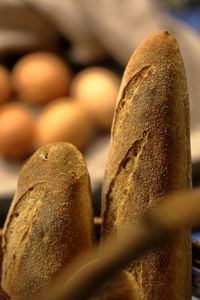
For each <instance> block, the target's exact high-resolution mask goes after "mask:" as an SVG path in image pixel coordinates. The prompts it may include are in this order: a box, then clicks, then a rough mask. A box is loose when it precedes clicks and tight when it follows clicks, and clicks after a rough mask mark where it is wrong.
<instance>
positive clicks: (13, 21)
mask: <svg viewBox="0 0 200 300" xmlns="http://www.w3.org/2000/svg"><path fill="white" fill-rule="evenodd" d="M166 29H167V30H170V31H171V32H172V33H173V34H174V36H175V37H176V39H177V40H178V42H179V44H180V48H181V52H182V55H183V58H184V62H185V66H186V72H187V78H188V85H189V93H190V105H191V146H192V159H193V183H194V185H198V184H199V182H200V176H199V169H200V167H199V166H200V118H199V114H200V101H199V97H200V84H199V78H200V2H199V1H194V0H193V1H189V0H166V1H159V0H140V1H136V0H124V1H119V0H109V1H106V0H99V1H98V3H97V2H95V1H92V0H73V1H72V0H57V1H53V0H43V1H40V0H1V2H0V223H1V226H2V224H3V222H4V218H5V215H6V213H7V209H8V207H9V204H10V201H11V199H12V196H13V193H14V192H15V189H16V185H17V178H18V173H19V170H20V168H21V166H22V164H23V163H24V161H25V160H26V159H27V158H28V157H29V156H30V155H31V153H33V151H34V150H36V149H37V148H38V147H40V146H41V145H44V144H46V143H50V142H54V141H67V142H71V143H73V144H74V145H76V146H77V147H78V148H79V149H80V150H81V152H82V153H83V154H84V157H85V158H86V160H87V163H88V167H89V172H90V175H91V182H92V189H93V193H94V196H95V197H94V198H95V209H96V215H98V214H99V203H100V189H101V182H102V178H103V173H104V167H105V162H106V156H107V150H108V145H109V138H110V128H111V124H112V117H113V111H114V107H115V101H116V95H117V93H118V89H119V85H120V80H121V77H122V74H123V71H124V68H125V66H126V64H127V62H128V59H129V57H130V55H131V53H132V52H133V51H134V49H135V48H136V47H137V45H138V44H139V43H140V42H141V41H142V40H143V39H144V38H145V37H147V36H148V35H149V34H152V33H155V32H158V31H160V30H166Z"/></svg>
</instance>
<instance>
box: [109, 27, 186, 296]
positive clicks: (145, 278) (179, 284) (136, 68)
mask: <svg viewBox="0 0 200 300" xmlns="http://www.w3.org/2000/svg"><path fill="white" fill-rule="evenodd" d="M188 188H191V159H190V141H189V102H188V92H187V83H186V76H185V70H184V65H183V61H182V57H181V54H180V50H179V47H178V44H177V42H176V40H175V39H174V38H173V37H172V36H171V34H170V33H169V32H167V31H164V32H160V33H157V34H155V35H152V36H150V37H149V38H147V39H146V40H145V41H144V42H143V43H142V44H141V45H140V46H139V47H138V48H137V50H136V51H135V52H134V54H133V55H132V57H131V58H130V61H129V63H128V66H127V68H126V70H125V73H124V76H123V79H122V84H121V88H120V91H119V96H118V101H117V106H116V111H115V116H114V122H113V127H112V137H111V145H110V150H109V156H108V161H107V167H106V172H105V181H104V187H103V234H104V237H106V236H107V235H109V234H110V232H111V231H112V232H113V231H114V232H116V233H117V234H119V233H120V232H121V231H122V230H123V226H124V224H125V223H133V224H134V222H136V221H137V220H138V219H139V218H140V217H141V216H144V215H145V214H146V213H147V212H148V211H149V209H153V208H154V207H156V206H157V205H158V204H159V198H160V197H161V196H164V195H166V194H168V193H170V192H172V191H175V190H182V189H188ZM129 272H130V273H131V274H132V275H133V276H134V278H135V279H136V281H137V283H138V286H139V289H140V296H141V299H154V300H160V299H162V300H167V299H173V300H174V299H177V300H178V299H179V300H184V299H185V300H186V299H187V300H189V299H191V254H190V238H189V231H188V230H186V231H185V232H181V233H180V234H179V235H177V236H176V239H175V241H174V243H173V245H171V246H168V247H166V248H165V249H161V250H160V251H158V252H152V253H148V254H147V255H145V257H144V258H143V259H139V260H137V261H136V262H134V263H133V264H132V265H131V266H130V268H129Z"/></svg>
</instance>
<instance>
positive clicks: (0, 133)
mask: <svg viewBox="0 0 200 300" xmlns="http://www.w3.org/2000/svg"><path fill="white" fill-rule="evenodd" d="M33 135H34V119H33V116H32V113H31V112H30V111H29V110H28V109H27V108H26V107H24V106H23V105H21V104H19V103H9V104H4V105H2V106H1V107H0V153H1V154H2V155H3V156H5V157H6V158H9V159H20V158H23V157H24V156H26V155H27V154H28V153H29V152H30V150H31V147H32V144H33Z"/></svg>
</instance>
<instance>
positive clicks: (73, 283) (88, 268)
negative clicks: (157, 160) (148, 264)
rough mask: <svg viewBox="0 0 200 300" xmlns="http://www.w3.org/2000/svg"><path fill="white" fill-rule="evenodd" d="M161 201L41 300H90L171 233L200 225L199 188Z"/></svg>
mask: <svg viewBox="0 0 200 300" xmlns="http://www.w3.org/2000/svg"><path fill="white" fill-rule="evenodd" d="M162 202H163V203H164V204H163V205H162V206H161V207H160V208H159V209H157V210H155V211H154V212H153V213H151V214H149V215H148V217H146V218H144V219H142V220H141V221H140V222H138V224H136V225H135V226H134V227H133V226H129V227H128V228H127V230H126V236H123V237H120V239H116V238H115V239H111V240H109V241H107V242H105V244H104V245H103V246H102V249H101V252H100V253H98V252H97V250H95V251H94V253H93V254H92V255H90V258H89V259H90V262H89V263H87V264H86V265H85V266H83V267H81V268H79V269H77V270H78V271H77V272H75V273H74V275H73V276H72V277H71V278H70V280H67V279H68V270H65V271H64V272H63V274H62V276H61V277H60V278H58V281H57V282H56V283H55V285H54V286H53V288H52V289H50V292H48V293H47V294H46V295H45V296H42V297H41V298H40V299H45V300H47V299H48V300H49V299H51V300H64V299H65V300H78V299H81V300H84V299H88V297H89V296H91V295H92V293H93V292H94V291H96V289H97V288H98V287H99V286H100V285H101V284H102V283H104V282H106V281H107V280H108V279H110V278H113V276H114V275H116V274H117V272H119V271H120V270H122V269H124V268H125V267H126V266H127V265H128V264H129V263H130V262H131V261H133V260H134V259H136V258H138V257H139V256H140V255H142V254H144V253H145V251H147V250H149V249H152V248H153V247H155V245H161V243H162V242H163V241H166V239H167V238H169V237H171V234H172V233H174V232H175V231H178V230H180V229H181V228H183V227H185V226H190V225H197V224H200V189H197V190H196V191H194V192H188V193H185V194H176V195H174V196H171V197H169V198H167V199H163V201H162ZM64 282H66V284H65V285H64V286H63V283H64Z"/></svg>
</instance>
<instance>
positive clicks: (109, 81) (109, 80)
mask: <svg viewBox="0 0 200 300" xmlns="http://www.w3.org/2000/svg"><path fill="white" fill-rule="evenodd" d="M119 85H120V80H119V78H118V76H117V75H116V74H115V73H113V72H111V71H110V70H108V69H105V68H101V67H92V68H88V69H85V70H83V71H81V72H80V73H79V74H78V75H77V76H76V77H75V78H74V80H73V82H72V85H71V94H72V96H73V97H74V98H76V99H77V101H79V103H81V105H83V106H84V108H85V109H86V110H87V111H88V113H89V114H90V116H91V117H92V118H93V119H94V121H95V122H96V123H97V124H98V125H99V126H100V127H101V128H103V129H109V128H110V127H111V124H112V118H113V113H114V108H115V103H116V97H117V93H118V90H119Z"/></svg>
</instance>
